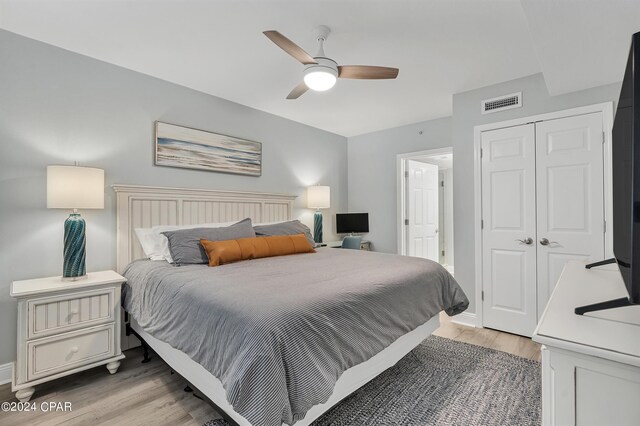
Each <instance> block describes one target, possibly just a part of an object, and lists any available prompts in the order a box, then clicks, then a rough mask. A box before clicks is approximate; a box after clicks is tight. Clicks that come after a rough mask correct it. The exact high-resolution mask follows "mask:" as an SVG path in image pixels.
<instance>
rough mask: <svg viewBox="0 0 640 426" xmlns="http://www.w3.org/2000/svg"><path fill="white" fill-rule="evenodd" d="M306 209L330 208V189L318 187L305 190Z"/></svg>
mask: <svg viewBox="0 0 640 426" xmlns="http://www.w3.org/2000/svg"><path fill="white" fill-rule="evenodd" d="M307 207H309V208H311V209H328V208H329V207H331V188H329V187H328V186H319V185H318V186H310V187H309V188H307Z"/></svg>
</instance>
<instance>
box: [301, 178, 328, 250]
mask: <svg viewBox="0 0 640 426" xmlns="http://www.w3.org/2000/svg"><path fill="white" fill-rule="evenodd" d="M330 206H331V188H329V187H328V186H320V185H316V186H310V187H309V188H307V207H309V208H310V209H316V212H315V214H314V215H313V241H315V242H316V243H321V242H322V212H321V211H320V209H328V208H329V207H330Z"/></svg>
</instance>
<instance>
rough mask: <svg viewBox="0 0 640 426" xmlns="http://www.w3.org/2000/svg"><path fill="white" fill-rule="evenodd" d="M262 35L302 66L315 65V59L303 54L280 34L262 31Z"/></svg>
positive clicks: (273, 31)
mask: <svg viewBox="0 0 640 426" xmlns="http://www.w3.org/2000/svg"><path fill="white" fill-rule="evenodd" d="M263 34H264V35H266V36H267V37H268V38H269V40H271V41H272V42H274V43H275V44H276V45H278V47H279V48H280V49H282V50H284V51H285V52H287V53H288V54H289V55H291V56H293V57H294V58H295V59H297V60H298V61H300V62H302V63H303V64H305V65H309V64H317V62H316V61H315V59H313V57H312V56H311V55H309V54H308V53H307V52H305V51H304V49H303V48H302V47H300V46H298V45H297V44H295V43H294V42H292V41H291V40H289V39H288V38H286V37H285V36H283V35H282V34H280V33H279V32H278V31H275V30H271V31H264V32H263Z"/></svg>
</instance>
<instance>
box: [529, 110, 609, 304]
mask: <svg viewBox="0 0 640 426" xmlns="http://www.w3.org/2000/svg"><path fill="white" fill-rule="evenodd" d="M603 144H604V133H603V127H602V113H599V112H598V113H593V114H586V115H580V116H575V117H567V118H562V119H557V120H549V121H543V122H539V123H537V125H536V162H537V169H536V170H537V172H536V180H537V184H536V188H537V205H538V214H537V216H538V226H537V229H538V235H537V241H536V244H537V247H538V314H539V315H541V314H542V312H543V310H544V307H545V306H546V304H547V301H548V300H549V296H550V295H551V292H552V290H553V287H554V286H555V284H556V282H557V281H558V278H559V277H560V273H561V272H562V268H563V267H564V265H565V263H566V262H567V261H569V260H586V261H597V260H602V259H604V231H605V229H604V226H605V225H604V161H603V155H604V154H603V149H604V147H603ZM547 241H548V242H547Z"/></svg>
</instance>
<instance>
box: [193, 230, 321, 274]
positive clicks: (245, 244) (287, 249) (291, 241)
mask: <svg viewBox="0 0 640 426" xmlns="http://www.w3.org/2000/svg"><path fill="white" fill-rule="evenodd" d="M200 244H202V247H204V251H205V252H207V257H208V258H209V266H219V265H224V264H225V263H232V262H238V261H240V260H250V259H260V258H263V257H273V256H286V255H288V254H296V253H315V250H314V249H313V247H312V246H311V244H309V241H308V240H307V237H305V235H304V234H297V235H276V236H272V237H254V238H240V239H237V240H226V241H208V240H204V239H203V240H200Z"/></svg>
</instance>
